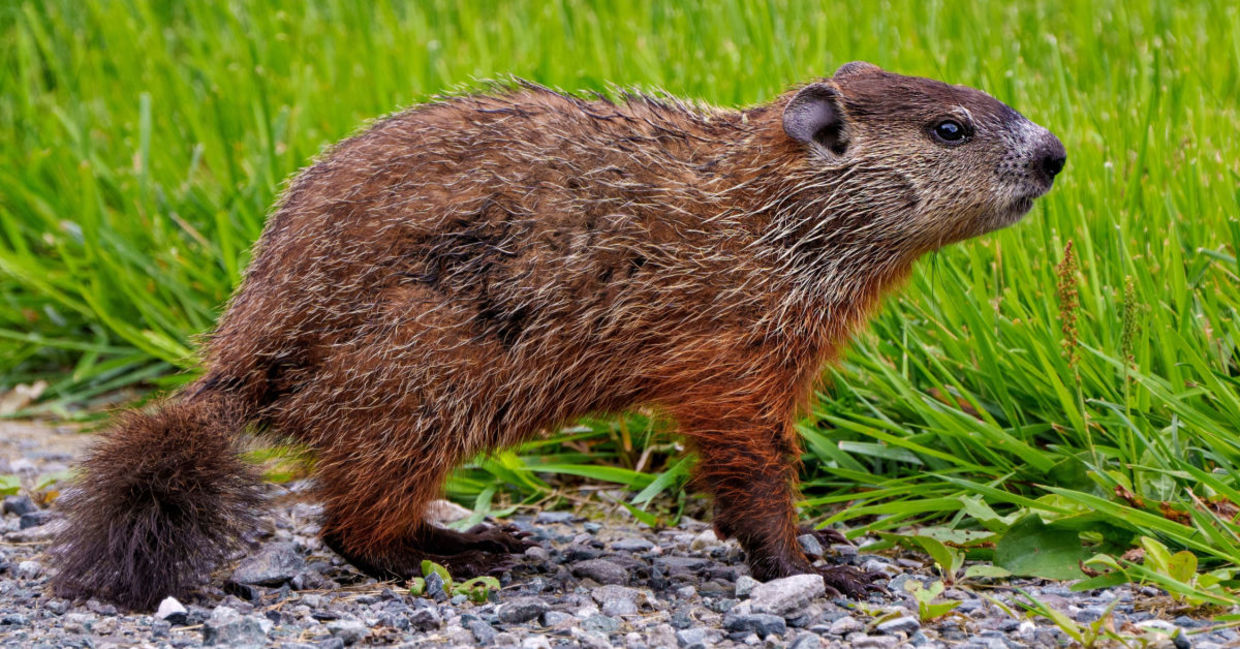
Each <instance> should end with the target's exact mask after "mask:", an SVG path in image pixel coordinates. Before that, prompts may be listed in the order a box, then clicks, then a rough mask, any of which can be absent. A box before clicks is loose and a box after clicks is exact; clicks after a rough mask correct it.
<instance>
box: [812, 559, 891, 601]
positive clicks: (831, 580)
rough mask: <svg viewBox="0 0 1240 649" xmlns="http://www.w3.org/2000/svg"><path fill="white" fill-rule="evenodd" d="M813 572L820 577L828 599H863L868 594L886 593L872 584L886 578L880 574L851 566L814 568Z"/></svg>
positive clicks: (878, 586)
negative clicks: (825, 587) (825, 585)
mask: <svg viewBox="0 0 1240 649" xmlns="http://www.w3.org/2000/svg"><path fill="white" fill-rule="evenodd" d="M814 572H816V573H818V574H820V575H822V580H823V581H824V582H826V584H827V595H828V596H829V597H840V596H841V595H842V596H845V597H849V598H852V599H864V598H865V597H866V596H867V595H869V594H870V593H886V592H887V589H886V588H884V587H883V586H880V585H879V584H876V583H874V581H875V580H877V579H882V578H884V577H885V576H886V575H884V574H883V573H881V572H866V571H864V570H861V569H859V568H854V567H853V566H825V567H822V568H815V569H814Z"/></svg>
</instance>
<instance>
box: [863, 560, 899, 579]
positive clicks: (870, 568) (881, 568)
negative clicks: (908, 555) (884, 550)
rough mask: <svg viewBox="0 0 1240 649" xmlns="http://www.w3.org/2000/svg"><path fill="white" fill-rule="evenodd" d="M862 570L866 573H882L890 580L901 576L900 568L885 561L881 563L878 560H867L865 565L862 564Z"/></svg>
mask: <svg viewBox="0 0 1240 649" xmlns="http://www.w3.org/2000/svg"><path fill="white" fill-rule="evenodd" d="M861 570H862V571H864V572H878V573H882V574H883V575H884V576H886V577H888V578H890V577H895V576H896V575H898V574H900V569H899V568H897V567H895V566H893V565H891V564H890V563H887V562H885V561H879V560H878V559H867V560H866V562H865V563H863V564H861Z"/></svg>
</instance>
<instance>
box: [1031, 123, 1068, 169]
mask: <svg viewBox="0 0 1240 649" xmlns="http://www.w3.org/2000/svg"><path fill="white" fill-rule="evenodd" d="M1036 156H1037V157H1036V158H1035V161H1036V162H1035V164H1036V165H1037V166H1038V168H1039V169H1041V170H1042V173H1044V174H1046V180H1047V181H1051V180H1054V179H1055V176H1057V175H1059V172H1061V171H1063V166H1064V165H1065V164H1067V162H1068V153H1067V151H1064V148H1063V143H1062V142H1060V141H1059V138H1057V137H1055V136H1054V135H1051V134H1049V133H1047V136H1046V140H1045V141H1043V142H1042V145H1041V146H1040V147H1038V151H1037V154H1036Z"/></svg>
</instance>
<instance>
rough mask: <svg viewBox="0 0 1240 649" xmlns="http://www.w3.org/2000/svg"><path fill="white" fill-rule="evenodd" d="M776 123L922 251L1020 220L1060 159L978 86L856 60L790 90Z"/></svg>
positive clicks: (1058, 148)
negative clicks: (876, 201) (875, 204)
mask: <svg viewBox="0 0 1240 649" xmlns="http://www.w3.org/2000/svg"><path fill="white" fill-rule="evenodd" d="M783 127H784V132H785V133H786V134H787V135H788V136H789V137H791V138H792V139H794V140H797V141H798V142H800V143H801V144H802V145H804V146H805V147H806V148H807V150H808V153H809V155H810V166H811V169H819V170H821V171H822V172H823V173H829V174H831V175H832V176H834V177H835V178H836V179H837V182H836V183H833V184H834V185H837V186H838V185H839V181H840V180H842V181H843V186H844V187H846V188H848V189H846V190H845V191H849V190H850V189H851V190H852V191H855V192H857V193H863V194H864V193H868V194H870V195H871V196H870V198H875V197H877V198H881V199H882V204H883V207H882V208H879V209H876V210H874V212H876V213H877V214H876V216H877V217H878V218H881V221H882V223H881V227H882V229H883V230H884V231H885V232H886V234H887V235H892V234H898V235H899V236H900V238H901V239H904V240H905V241H906V242H909V243H911V244H912V245H913V246H915V247H917V248H920V249H922V250H929V249H934V248H937V247H939V246H941V245H943V244H946V243H950V242H952V241H958V240H960V239H964V238H967V237H972V236H977V235H979V234H983V233H985V232H989V231H991V230H996V229H998V228H1002V227H1005V226H1008V225H1011V224H1013V223H1015V222H1016V221H1018V220H1020V218H1021V217H1022V216H1024V215H1025V213H1026V212H1028V211H1029V209H1030V208H1031V207H1032V206H1033V200H1034V199H1035V198H1037V197H1039V196H1041V195H1042V194H1045V193H1046V192H1047V191H1049V190H1050V188H1051V184H1052V183H1053V182H1054V179H1055V176H1056V174H1058V173H1059V172H1060V171H1061V170H1062V169H1063V167H1064V163H1065V161H1066V160H1067V156H1066V154H1065V152H1064V148H1063V144H1061V143H1060V142H1059V139H1058V138H1056V137H1055V136H1054V135H1053V134H1052V133H1051V132H1050V131H1047V130H1046V129H1045V128H1042V127H1041V126H1038V125H1037V124H1034V123H1033V122H1031V121H1029V120H1028V119H1026V118H1025V117H1024V116H1023V115H1021V114H1020V113H1018V112H1016V111H1015V110H1012V109H1011V108H1010V107H1008V106H1007V105H1005V104H1003V103H1002V102H1000V101H998V100H996V99H994V98H993V97H991V96H990V95H987V94H986V93H984V92H981V91H978V90H974V89H973V88H967V87H964V86H952V85H948V84H946V83H942V82H940V81H933V80H930V79H922V78H919V77H906V76H902V75H898V74H893V73H890V72H886V71H884V70H882V69H880V68H878V67H876V66H874V65H871V64H869V63H863V62H853V63H847V64H845V65H844V66H842V67H840V69H839V70H838V71H836V73H835V76H833V77H832V78H830V79H824V80H822V81H820V82H817V83H813V84H810V85H808V86H805V87H804V88H802V89H800V91H798V92H797V93H796V94H795V95H794V96H793V97H792V98H791V100H790V101H789V102H788V103H787V104H786V107H785V108H784V112H783ZM893 194H900V197H899V199H898V200H893V196H892V195H893ZM876 225H877V224H876ZM893 229H895V230H898V232H892V230H893Z"/></svg>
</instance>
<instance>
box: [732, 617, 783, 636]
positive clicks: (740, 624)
mask: <svg viewBox="0 0 1240 649" xmlns="http://www.w3.org/2000/svg"><path fill="white" fill-rule="evenodd" d="M723 627H724V628H725V629H727V630H728V631H730V632H732V633H742V634H744V633H755V634H757V635H758V637H760V638H765V637H767V636H769V635H783V634H784V632H785V631H787V630H788V625H787V624H785V623H784V618H782V617H780V616H778V615H769V614H766V613H751V614H748V615H729V616H727V617H725V618H724V620H723Z"/></svg>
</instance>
